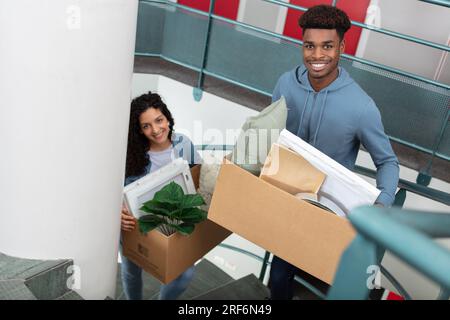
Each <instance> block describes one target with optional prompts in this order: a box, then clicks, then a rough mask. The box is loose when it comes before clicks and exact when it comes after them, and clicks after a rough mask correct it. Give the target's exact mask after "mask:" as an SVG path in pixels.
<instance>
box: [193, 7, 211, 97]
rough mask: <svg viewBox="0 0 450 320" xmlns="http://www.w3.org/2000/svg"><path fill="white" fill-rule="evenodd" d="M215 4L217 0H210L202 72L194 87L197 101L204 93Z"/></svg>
mask: <svg viewBox="0 0 450 320" xmlns="http://www.w3.org/2000/svg"><path fill="white" fill-rule="evenodd" d="M214 4H215V0H210V2H209V12H208V25H207V27H206V37H205V46H204V48H203V59H202V65H201V67H200V73H199V75H198V83H197V87H195V88H194V92H193V94H194V99H195V101H200V100H201V99H202V95H203V81H204V78H205V73H204V72H203V70H204V69H205V66H206V61H207V60H208V48H209V37H210V34H211V24H212V15H213V12H214Z"/></svg>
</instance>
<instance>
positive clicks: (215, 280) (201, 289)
mask: <svg viewBox="0 0 450 320" xmlns="http://www.w3.org/2000/svg"><path fill="white" fill-rule="evenodd" d="M142 279H143V291H144V292H143V298H144V299H145V300H148V299H153V300H154V299H157V298H158V294H159V288H160V286H161V283H160V282H159V281H158V280H156V279H155V278H153V277H152V276H151V275H149V274H148V273H146V272H143V273H142ZM231 281H233V278H232V277H230V276H229V275H228V274H227V273H226V272H224V271H222V270H221V269H220V268H218V267H216V265H214V264H213V263H212V262H209V261H208V260H207V259H202V260H201V261H200V262H199V263H198V264H197V265H196V268H195V274H194V278H193V279H192V281H191V283H190V284H189V286H188V288H187V289H186V291H185V292H184V293H183V294H182V295H181V296H180V297H179V299H181V300H185V299H191V298H192V297H195V296H198V295H200V294H203V293H205V292H208V291H210V290H211V289H213V288H216V287H218V286H222V285H223V284H225V283H229V282H231ZM116 285H117V287H116V288H117V289H116V299H118V300H123V299H125V295H124V293H123V288H122V280H121V276H120V265H119V269H118V274H117V282H116Z"/></svg>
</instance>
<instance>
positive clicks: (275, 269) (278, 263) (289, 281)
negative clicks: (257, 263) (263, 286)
mask: <svg viewBox="0 0 450 320" xmlns="http://www.w3.org/2000/svg"><path fill="white" fill-rule="evenodd" d="M298 270H299V269H298V268H297V267H296V266H293V265H292V264H290V263H288V262H286V261H284V260H283V259H280V258H278V257H277V256H275V255H274V256H273V259H272V264H271V267H270V280H269V283H270V299H272V300H292V296H293V295H294V276H295V274H296V272H297V271H298Z"/></svg>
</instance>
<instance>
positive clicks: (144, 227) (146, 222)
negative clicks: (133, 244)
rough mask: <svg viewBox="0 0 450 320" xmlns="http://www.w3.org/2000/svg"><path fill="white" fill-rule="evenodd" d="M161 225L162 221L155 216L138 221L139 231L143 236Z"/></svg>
mask: <svg viewBox="0 0 450 320" xmlns="http://www.w3.org/2000/svg"><path fill="white" fill-rule="evenodd" d="M162 223H164V219H162V218H160V217H158V216H155V215H146V216H142V217H140V218H139V220H138V224H139V230H140V231H141V232H142V233H144V234H147V233H148V232H150V231H152V230H153V229H155V228H157V227H158V226H159V225H161V224H162Z"/></svg>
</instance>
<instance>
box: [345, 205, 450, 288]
mask: <svg viewBox="0 0 450 320" xmlns="http://www.w3.org/2000/svg"><path fill="white" fill-rule="evenodd" d="M423 219H426V220H428V221H429V228H428V230H420V229H417V228H413V227H411V226H412V225H415V226H416V227H420V222H417V223H416V220H421V221H423ZM349 220H350V221H351V223H352V225H353V226H354V227H355V228H356V230H357V231H358V233H360V234H361V235H363V236H364V237H366V238H367V239H369V240H370V241H374V242H375V243H377V244H379V245H380V246H382V247H383V248H386V249H387V250H388V251H390V252H392V253H393V254H395V255H396V256H398V257H400V258H401V259H402V260H404V261H405V262H407V263H408V264H410V265H411V266H413V267H415V268H417V269H418V270H420V271H421V272H422V273H423V274H424V275H426V276H428V277H429V278H430V279H431V280H434V281H436V282H437V283H439V284H441V285H442V286H443V287H444V288H446V289H447V290H448V289H450V278H449V276H448V270H449V269H448V268H449V267H450V252H449V251H448V250H447V249H444V248H443V247H441V246H440V245H438V244H436V243H434V242H432V241H431V238H429V236H431V237H434V236H436V235H439V236H440V237H448V236H450V216H449V215H448V214H444V213H440V214H438V213H434V214H432V213H428V212H419V211H414V210H400V209H381V208H377V207H373V206H370V207H361V208H357V209H355V210H354V211H353V212H352V213H351V214H350V215H349ZM433 228H436V229H439V232H437V234H436V233H435V232H433V231H434V230H433ZM417 252H420V253H421V254H417Z"/></svg>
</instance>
